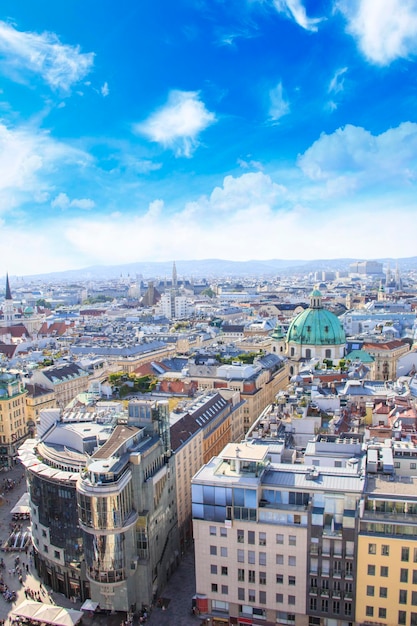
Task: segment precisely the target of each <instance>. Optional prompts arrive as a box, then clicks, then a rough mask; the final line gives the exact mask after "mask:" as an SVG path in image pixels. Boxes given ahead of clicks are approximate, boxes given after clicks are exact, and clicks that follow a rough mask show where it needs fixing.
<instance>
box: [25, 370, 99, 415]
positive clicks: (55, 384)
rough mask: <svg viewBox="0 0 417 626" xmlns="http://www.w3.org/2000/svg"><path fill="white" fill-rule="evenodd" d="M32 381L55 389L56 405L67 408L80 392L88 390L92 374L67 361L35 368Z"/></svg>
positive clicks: (52, 389)
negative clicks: (63, 363) (38, 368)
mask: <svg viewBox="0 0 417 626" xmlns="http://www.w3.org/2000/svg"><path fill="white" fill-rule="evenodd" d="M31 382H32V383H34V384H37V385H40V386H41V387H44V388H46V389H50V390H51V391H53V392H54V394H55V401H56V406H59V407H60V408H65V407H66V405H67V404H68V403H69V402H71V400H73V399H74V398H75V397H76V396H78V394H79V393H84V392H85V391H87V389H88V386H89V383H90V376H89V374H88V372H86V371H85V370H83V369H82V368H81V367H80V366H79V365H77V364H76V363H67V364H65V365H52V366H51V367H45V368H44V369H42V370H35V371H34V372H33V374H32V378H31Z"/></svg>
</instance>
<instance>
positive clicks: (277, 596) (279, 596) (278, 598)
mask: <svg viewBox="0 0 417 626" xmlns="http://www.w3.org/2000/svg"><path fill="white" fill-rule="evenodd" d="M275 602H276V603H277V604H281V602H284V594H283V593H276V594H275Z"/></svg>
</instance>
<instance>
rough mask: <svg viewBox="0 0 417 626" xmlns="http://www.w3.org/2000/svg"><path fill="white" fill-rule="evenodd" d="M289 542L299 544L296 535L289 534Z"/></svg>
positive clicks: (291, 544)
mask: <svg viewBox="0 0 417 626" xmlns="http://www.w3.org/2000/svg"><path fill="white" fill-rule="evenodd" d="M288 543H289V545H290V546H296V545H297V537H296V536H295V535H289V537H288Z"/></svg>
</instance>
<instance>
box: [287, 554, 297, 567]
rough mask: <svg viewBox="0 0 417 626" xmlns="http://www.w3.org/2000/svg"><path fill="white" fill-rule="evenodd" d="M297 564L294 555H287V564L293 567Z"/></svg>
mask: <svg viewBox="0 0 417 626" xmlns="http://www.w3.org/2000/svg"><path fill="white" fill-rule="evenodd" d="M296 564H297V559H296V557H295V556H289V557H288V565H290V566H292V567H295V565H296Z"/></svg>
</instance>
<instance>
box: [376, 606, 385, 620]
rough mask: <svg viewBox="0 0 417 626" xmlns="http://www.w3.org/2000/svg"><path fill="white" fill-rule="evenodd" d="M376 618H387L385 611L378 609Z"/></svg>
mask: <svg viewBox="0 0 417 626" xmlns="http://www.w3.org/2000/svg"><path fill="white" fill-rule="evenodd" d="M378 617H380V618H381V619H386V617H387V609H383V608H382V607H379V609H378Z"/></svg>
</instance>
